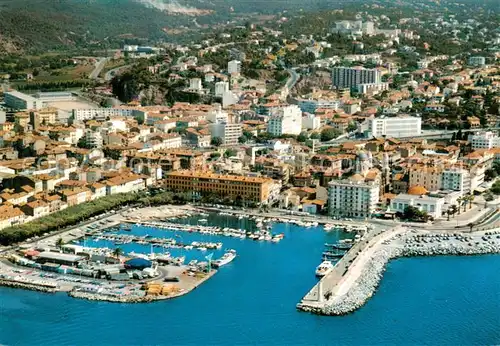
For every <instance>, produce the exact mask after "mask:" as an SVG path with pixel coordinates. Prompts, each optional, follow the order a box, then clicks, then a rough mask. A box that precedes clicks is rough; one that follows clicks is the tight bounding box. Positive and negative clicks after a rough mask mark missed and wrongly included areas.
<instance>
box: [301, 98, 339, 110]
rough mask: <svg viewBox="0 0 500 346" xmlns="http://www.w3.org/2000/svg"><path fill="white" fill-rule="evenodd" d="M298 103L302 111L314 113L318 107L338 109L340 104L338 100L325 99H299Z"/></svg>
mask: <svg viewBox="0 0 500 346" xmlns="http://www.w3.org/2000/svg"><path fill="white" fill-rule="evenodd" d="M298 105H299V107H300V110H301V111H302V112H307V113H315V112H316V109H318V108H328V109H333V110H338V109H339V108H340V106H341V102H340V100H327V99H299V100H298Z"/></svg>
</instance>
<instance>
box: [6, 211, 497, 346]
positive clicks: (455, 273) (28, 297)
mask: <svg viewBox="0 0 500 346" xmlns="http://www.w3.org/2000/svg"><path fill="white" fill-rule="evenodd" d="M201 218H202V217H200V216H197V217H191V218H188V219H182V220H178V222H184V223H191V224H197V223H200V219H201ZM205 218H206V219H208V220H207V221H206V223H205V221H202V222H204V223H205V224H208V225H220V226H222V227H233V228H244V229H252V228H254V227H255V222H254V221H252V220H248V219H237V218H234V217H229V216H225V215H210V216H208V217H205ZM121 232H123V231H121ZM129 233H132V234H140V235H146V234H148V235H151V236H154V237H160V236H161V237H169V238H171V237H175V238H176V239H178V240H179V241H182V242H184V243H188V242H191V241H194V240H196V241H213V242H219V241H220V242H223V248H222V250H221V251H216V252H215V253H214V254H213V256H214V258H218V257H220V255H221V254H222V253H223V251H224V249H229V248H231V249H235V250H236V251H237V252H238V257H237V258H236V259H235V260H234V261H233V262H231V263H230V264H229V265H227V266H224V267H222V268H220V270H219V272H218V273H217V274H216V275H215V276H214V277H213V278H211V279H210V280H208V281H207V282H205V283H204V284H202V285H201V286H199V287H198V288H197V289H196V290H194V291H192V292H190V293H189V294H187V295H185V296H183V297H179V298H176V299H172V300H168V301H160V302H154V303H147V304H117V303H108V302H93V301H86V300H80V299H74V298H70V297H68V296H67V295H66V294H65V293H57V294H46V293H38V292H32V291H25V290H18V289H10V288H0V344H2V345H35V344H36V345H195V344H196V345H249V344H252V345H255V344H259V345H316V344H318V345H326V344H329V345H493V344H500V256H498V255H487V256H476V257H449V256H443V257H433V258H431V257H425V258H424V257H421V258H404V259H397V260H393V261H391V262H390V263H389V265H388V266H387V270H386V272H385V274H384V278H383V279H382V281H381V284H380V287H379V289H378V291H377V292H376V293H375V294H374V296H373V297H372V298H371V299H370V300H369V301H368V302H367V304H366V305H365V306H363V307H362V308H361V309H359V310H358V311H356V312H354V313H352V314H350V315H347V316H340V317H338V316H316V315H312V314H309V313H304V312H299V311H297V310H296V308H295V306H296V304H297V303H298V302H299V301H300V299H301V298H302V297H303V296H304V294H305V293H307V292H308V290H309V289H310V288H311V287H312V286H313V285H314V284H315V282H316V281H317V279H316V278H315V276H314V270H315V268H316V266H317V265H318V264H319V263H320V262H321V253H322V252H323V251H324V244H325V243H334V242H337V241H338V240H339V239H343V238H349V237H352V234H347V233H344V232H341V231H331V232H325V231H323V229H322V227H321V226H319V227H311V228H304V227H299V226H297V225H291V224H284V223H275V224H274V225H273V233H284V235H285V238H284V239H283V240H282V241H281V242H280V243H271V242H259V241H253V240H250V239H236V238H227V237H220V236H208V235H206V236H204V235H200V234H194V233H180V232H171V231H165V230H158V229H152V228H146V227H138V226H134V227H133V229H132V230H131V231H130V232H129ZM85 243H86V245H95V246H103V245H104V246H110V247H112V246H113V245H112V244H109V243H105V242H102V241H94V240H91V239H86V240H85ZM121 247H123V249H124V250H125V252H130V251H135V252H144V253H149V252H150V251H151V249H150V247H149V246H147V245H136V244H125V245H122V246H121ZM167 250H168V251H170V252H171V253H172V255H174V256H177V255H185V256H186V257H187V261H189V260H191V259H199V260H203V259H204V258H205V256H206V255H207V254H209V253H211V252H210V251H207V252H205V253H201V252H200V251H197V250H190V251H186V250H181V249H176V250H172V249H167ZM154 251H156V252H159V251H160V252H161V251H164V250H163V249H157V248H156V249H154Z"/></svg>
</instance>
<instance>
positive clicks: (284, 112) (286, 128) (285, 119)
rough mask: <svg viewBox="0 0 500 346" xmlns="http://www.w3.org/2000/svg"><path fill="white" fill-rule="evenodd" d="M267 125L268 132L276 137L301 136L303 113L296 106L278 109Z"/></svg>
mask: <svg viewBox="0 0 500 346" xmlns="http://www.w3.org/2000/svg"><path fill="white" fill-rule="evenodd" d="M273 113H274V114H273V115H271V117H270V118H269V122H268V123H267V132H269V133H270V134H272V135H274V136H281V135H283V134H291V135H299V134H300V132H302V111H301V110H300V108H299V107H298V106H296V105H290V106H286V107H281V108H278V109H277V110H275V111H274V112H273Z"/></svg>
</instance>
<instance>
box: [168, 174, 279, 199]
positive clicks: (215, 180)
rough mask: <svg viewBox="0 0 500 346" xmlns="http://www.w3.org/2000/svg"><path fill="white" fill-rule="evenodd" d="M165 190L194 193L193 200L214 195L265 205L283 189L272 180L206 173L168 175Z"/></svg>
mask: <svg viewBox="0 0 500 346" xmlns="http://www.w3.org/2000/svg"><path fill="white" fill-rule="evenodd" d="M164 186H165V188H167V189H169V190H171V191H180V192H190V193H193V194H194V197H200V196H211V195H213V196H217V197H218V198H229V199H231V200H233V201H236V200H241V201H247V202H253V203H265V204H267V203H268V202H270V201H272V200H274V199H275V198H276V197H277V196H278V194H279V190H280V185H279V184H277V183H275V182H274V181H273V180H272V179H269V178H261V177H247V176H239V175H219V174H214V173H211V172H203V171H177V172H171V173H167V174H166V175H165V179H164Z"/></svg>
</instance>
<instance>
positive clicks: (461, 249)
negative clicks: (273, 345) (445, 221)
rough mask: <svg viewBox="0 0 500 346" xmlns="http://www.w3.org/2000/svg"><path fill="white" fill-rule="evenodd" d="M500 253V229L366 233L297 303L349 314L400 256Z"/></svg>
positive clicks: (312, 309) (311, 309)
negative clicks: (391, 261) (390, 262)
mask: <svg viewBox="0 0 500 346" xmlns="http://www.w3.org/2000/svg"><path fill="white" fill-rule="evenodd" d="M498 253H500V229H494V230H490V231H481V232H476V233H474V234H471V233H461V232H456V233H433V232H430V231H423V230H417V229H407V228H404V227H401V226H398V227H395V228H393V229H391V230H388V231H385V232H384V231H378V232H374V233H369V234H366V235H365V236H364V237H363V238H362V239H361V241H360V242H359V243H357V244H355V245H354V246H353V247H352V248H351V249H350V250H349V251H348V252H347V254H346V255H345V256H344V257H343V258H342V259H341V260H340V261H339V262H338V263H337V264H336V265H335V267H334V268H333V270H332V271H331V272H330V273H329V274H327V275H326V276H325V277H323V278H322V279H321V280H320V281H319V282H318V283H317V284H316V285H315V286H314V287H313V288H312V289H311V290H310V291H309V292H308V293H307V294H306V295H305V296H304V297H303V298H302V300H301V301H300V303H299V304H297V309H299V310H302V311H306V312H312V313H315V314H320V315H345V314H348V313H351V312H353V311H355V310H356V309H358V308H360V307H361V306H363V305H364V304H365V303H366V301H367V300H368V299H369V298H370V297H372V295H373V294H374V293H375V291H376V289H377V287H378V285H379V283H380V280H381V279H382V275H383V272H384V270H385V266H386V265H387V263H388V262H389V261H390V260H391V259H393V258H398V257H411V256H437V255H481V254H498Z"/></svg>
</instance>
